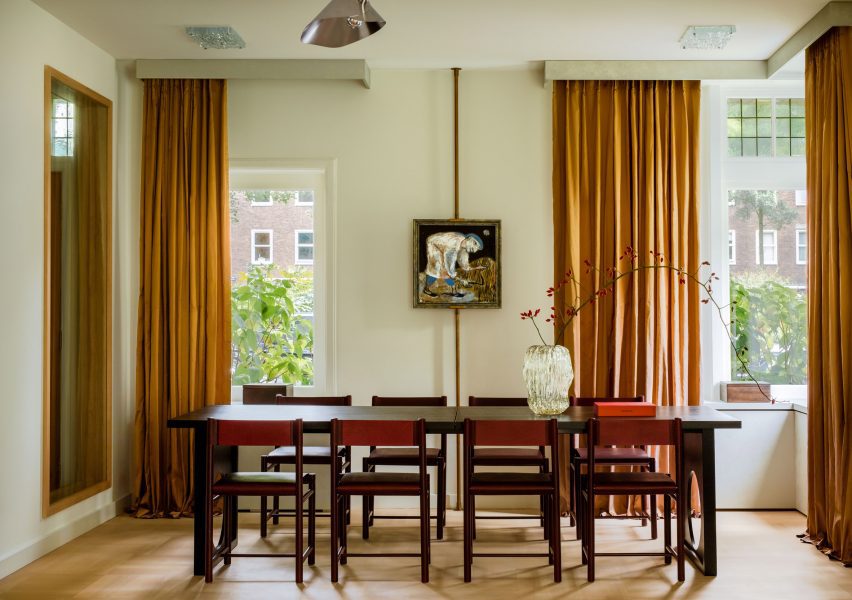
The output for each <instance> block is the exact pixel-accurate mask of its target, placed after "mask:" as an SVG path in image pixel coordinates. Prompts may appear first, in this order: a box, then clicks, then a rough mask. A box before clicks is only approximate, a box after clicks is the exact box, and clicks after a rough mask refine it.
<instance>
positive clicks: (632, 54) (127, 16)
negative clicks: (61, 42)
mask: <svg viewBox="0 0 852 600" xmlns="http://www.w3.org/2000/svg"><path fill="white" fill-rule="evenodd" d="M33 1H34V2H35V4H37V5H39V6H41V7H42V8H44V9H45V10H46V11H48V12H49V13H51V14H53V15H54V16H56V17H57V18H58V19H59V20H61V21H63V22H64V23H66V24H67V25H69V26H70V27H71V28H73V29H75V30H76V31H78V32H79V33H80V34H82V35H83V36H84V37H86V38H88V39H89V40H91V41H92V42H93V43H94V44H96V45H97V46H99V47H101V48H103V49H104V50H106V51H107V52H108V53H109V54H111V55H112V56H114V57H115V58H119V59H138V58H148V59H163V58H182V59H194V58H206V59H210V58H277V59H288V58H302V59H305V58H313V59H335V58H362V59H367V60H368V62H369V64H370V66H371V67H373V68H448V67H454V66H457V67H462V68H489V67H504V68H505V67H524V66H528V65H529V64H530V63H534V64H535V63H538V62H539V61H542V60H764V59H766V58H768V57H769V56H770V55H771V54H772V53H773V52H774V51H775V50H777V49H778V47H779V46H781V45H782V44H783V43H784V42H785V41H787V40H788V39H789V38H790V37H791V36H792V35H793V34H794V33H795V32H796V31H798V29H799V28H800V27H802V26H803V25H804V24H805V23H807V22H808V21H809V20H810V19H811V18H812V17H813V16H814V15H815V14H816V13H817V12H818V11H819V10H820V9H821V8H822V7H823V6H824V5H825V4H826V1H827V0H712V1H708V0H371V3H372V5H373V7H374V8H375V9H376V10H378V12H379V13H380V14H381V15H382V17H384V18H385V20H386V21H387V25H386V26H385V27H384V29H382V30H381V31H379V32H378V33H376V34H375V35H373V36H371V37H369V38H367V39H365V40H362V41H360V42H358V43H355V44H352V45H350V46H347V47H344V48H337V49H330V48H320V47H316V46H309V45H305V44H302V43H301V42H300V41H299V36H300V34H301V32H302V29H303V28H304V26H305V25H306V24H307V23H308V22H309V21H310V20H311V19H312V18H313V17H314V16H315V15H316V13H318V12H319V11H320V10H321V9H322V8H323V6H325V4H326V2H327V0H33ZM189 25H202V26H203V25H230V26H231V27H233V28H234V29H236V30H237V31H238V32H239V33H240V35H241V36H242V37H243V39H245V41H246V47H245V48H244V49H242V50H204V49H202V48H200V47H198V46H197V45H196V44H195V43H194V42H193V41H192V40H191V39H190V38H189V37H187V36H186V35H185V33H184V27H186V26H189ZM688 25H735V26H736V28H737V32H736V34H735V35H734V38H733V40H732V41H731V42H730V44H728V46H727V48H725V49H724V50H683V49H681V47H680V45H679V44H678V40H679V39H680V37H681V35H682V34H683V32H684V30H685V29H686V27H687V26H688Z"/></svg>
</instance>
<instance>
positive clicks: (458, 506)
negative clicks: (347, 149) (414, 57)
mask: <svg viewBox="0 0 852 600" xmlns="http://www.w3.org/2000/svg"><path fill="white" fill-rule="evenodd" d="M459 71H461V69H460V68H459V67H454V68H453V200H454V208H453V218H454V219H458V218H459ZM453 312H454V313H455V330H456V363H455V366H456V407H457V408H458V407H459V406H461V326H460V322H459V309H455V310H454V311H453ZM461 458H462V445H461V436H460V435H458V434H456V510H461V508H462V502H461V497H462V494H461V490H462V472H461V471H462V469H461V465H462V461H461Z"/></svg>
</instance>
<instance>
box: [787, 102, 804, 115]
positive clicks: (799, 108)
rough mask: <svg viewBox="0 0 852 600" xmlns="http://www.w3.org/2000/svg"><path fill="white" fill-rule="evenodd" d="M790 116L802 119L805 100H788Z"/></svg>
mask: <svg viewBox="0 0 852 600" xmlns="http://www.w3.org/2000/svg"><path fill="white" fill-rule="evenodd" d="M790 116H793V117H804V116H805V99H804V98H791V99H790Z"/></svg>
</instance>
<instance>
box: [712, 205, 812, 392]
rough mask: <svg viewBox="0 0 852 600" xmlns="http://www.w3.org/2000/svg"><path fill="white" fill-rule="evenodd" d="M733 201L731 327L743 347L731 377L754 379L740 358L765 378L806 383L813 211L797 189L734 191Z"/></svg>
mask: <svg viewBox="0 0 852 600" xmlns="http://www.w3.org/2000/svg"><path fill="white" fill-rule="evenodd" d="M798 196H799V197H801V193H800V194H798ZM731 200H733V205H731V203H730V202H731ZM728 201H729V202H728V259H729V263H730V265H731V266H730V278H731V279H730V290H731V300H732V301H733V302H732V304H731V322H732V326H731V331H732V334H733V337H734V345H735V346H736V348H737V349H738V350H737V352H732V355H731V375H730V376H731V379H733V380H744V379H748V378H747V376H746V373H745V369H744V368H743V366H742V364H741V363H740V362H739V360H738V356H739V357H741V358H742V359H743V360H744V361H745V362H746V364H747V365H748V369H749V370H750V371H751V372H752V373H753V374H754V376H755V377H756V378H757V379H758V380H759V381H766V382H769V383H774V384H803V383H806V382H807V304H806V291H805V290H806V285H807V273H806V268H807V267H806V265H804V264H803V263H802V259H804V260H806V259H807V231H806V229H805V228H804V226H803V225H802V223H803V222H804V221H805V220H806V214H805V211H806V210H807V209H806V207H804V206H801V205H800V204H799V203H797V193H796V191H795V190H767V189H763V190H744V189H734V190H730V191H729V192H728ZM793 248H795V251H793ZM761 253H762V255H763V256H762V258H761Z"/></svg>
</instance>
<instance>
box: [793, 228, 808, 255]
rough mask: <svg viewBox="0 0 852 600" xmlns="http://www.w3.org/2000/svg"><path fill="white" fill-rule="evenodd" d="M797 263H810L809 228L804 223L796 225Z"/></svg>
mask: <svg viewBox="0 0 852 600" xmlns="http://www.w3.org/2000/svg"><path fill="white" fill-rule="evenodd" d="M796 264H797V265H806V264H808V230H807V229H805V227H804V226H803V225H799V226H797V227H796Z"/></svg>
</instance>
